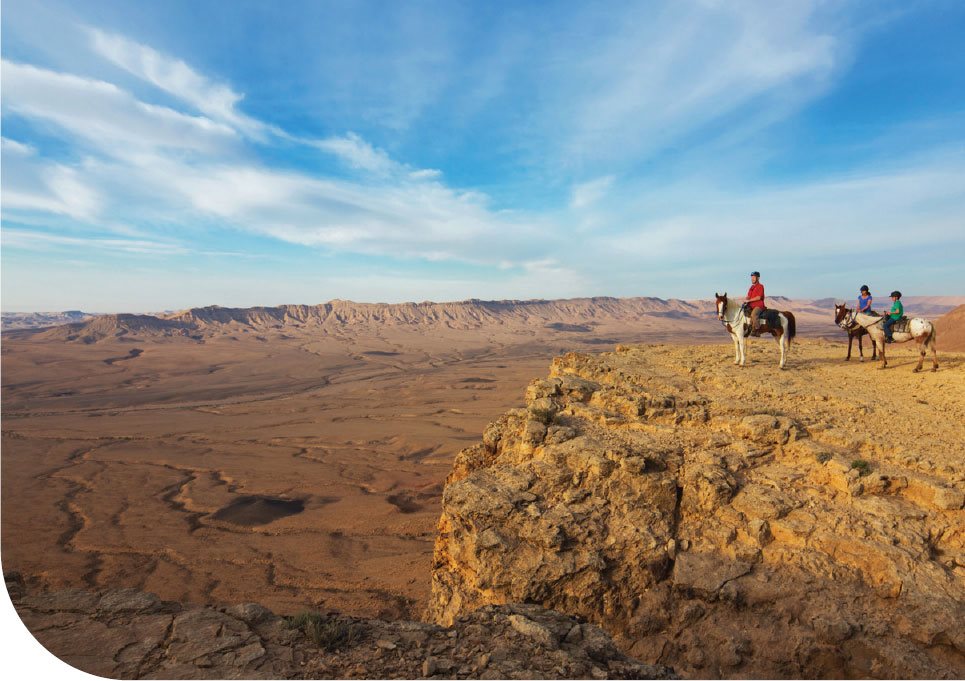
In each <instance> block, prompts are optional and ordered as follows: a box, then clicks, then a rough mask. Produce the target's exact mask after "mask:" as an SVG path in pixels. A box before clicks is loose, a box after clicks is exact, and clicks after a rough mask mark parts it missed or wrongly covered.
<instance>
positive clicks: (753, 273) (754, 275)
mask: <svg viewBox="0 0 965 681" xmlns="http://www.w3.org/2000/svg"><path fill="white" fill-rule="evenodd" d="M751 276H752V277H757V278H758V279H760V277H761V273H760V272H751Z"/></svg>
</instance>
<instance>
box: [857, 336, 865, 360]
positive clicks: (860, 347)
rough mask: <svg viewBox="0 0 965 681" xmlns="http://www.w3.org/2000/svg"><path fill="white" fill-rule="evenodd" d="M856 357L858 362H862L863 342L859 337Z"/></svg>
mask: <svg viewBox="0 0 965 681" xmlns="http://www.w3.org/2000/svg"><path fill="white" fill-rule="evenodd" d="M858 355H859V357H860V359H859V361H861V362H863V361H864V342H863V341H862V340H861V336H858Z"/></svg>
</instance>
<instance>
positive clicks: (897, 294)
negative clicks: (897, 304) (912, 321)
mask: <svg viewBox="0 0 965 681" xmlns="http://www.w3.org/2000/svg"><path fill="white" fill-rule="evenodd" d="M891 297H892V298H901V291H892V292H891Z"/></svg>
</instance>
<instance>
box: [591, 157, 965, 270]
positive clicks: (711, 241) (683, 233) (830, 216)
mask: <svg viewBox="0 0 965 681" xmlns="http://www.w3.org/2000/svg"><path fill="white" fill-rule="evenodd" d="M653 194H659V195H661V200H662V201H663V203H662V204H659V203H657V202H656V201H655V200H654V199H653V197H652V196H651V195H647V194H643V195H638V198H637V199H636V200H632V201H626V202H624V203H622V204H621V209H620V210H619V211H613V212H610V213H609V214H607V215H606V216H604V217H601V218H600V219H602V220H606V221H607V222H608V223H609V224H612V225H627V226H628V227H627V228H625V229H621V230H620V231H619V232H618V233H615V234H611V236H608V237H604V238H603V239H602V240H601V245H602V250H604V251H607V252H610V253H613V254H614V257H615V258H618V259H619V258H629V259H636V260H638V261H639V262H641V263H646V264H647V265H648V266H655V267H658V268H661V267H666V268H671V269H672V268H674V267H677V266H678V263H679V262H681V261H683V260H686V261H689V262H692V263H693V264H694V265H697V264H700V263H710V264H714V265H717V266H719V267H721V268H722V269H723V268H726V267H727V266H728V264H729V263H737V262H742V261H743V260H745V259H747V258H748V257H749V256H751V255H752V254H753V257H761V256H762V255H763V256H764V257H767V258H769V259H771V261H772V262H775V261H778V260H780V261H781V262H788V263H789V262H792V261H799V260H800V259H802V258H812V259H814V258H818V259H820V258H821V257H830V256H835V257H838V256H843V257H847V258H849V259H850V260H851V261H852V262H853V267H854V268H855V269H863V268H867V267H870V266H872V264H873V263H874V262H875V259H876V258H877V257H878V256H877V255H876V254H883V253H889V252H891V253H894V252H895V251H896V250H901V249H910V248H912V247H914V246H918V245H927V244H929V243H932V244H945V245H946V246H947V245H949V244H953V243H955V244H960V245H961V244H963V243H965V232H963V231H962V229H961V218H960V216H961V215H962V214H965V159H962V158H946V159H921V160H918V161H917V162H915V163H910V164H908V165H906V166H905V167H900V168H893V169H890V170H888V171H869V170H865V171H860V172H856V173H852V174H850V175H844V176H840V177H836V178H826V179H822V180H816V181H812V182H809V183H802V184H795V185H787V186H775V187H768V188H762V189H754V190H746V191H733V192H723V191H721V190H713V189H711V188H704V189H703V190H702V191H700V190H697V191H695V188H694V187H693V186H692V185H683V184H682V185H678V186H665V187H660V188H658V189H654V190H653ZM695 196H699V197H700V198H699V199H695ZM648 209H649V210H648ZM648 212H649V215H648Z"/></svg>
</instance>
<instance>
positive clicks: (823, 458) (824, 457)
mask: <svg viewBox="0 0 965 681" xmlns="http://www.w3.org/2000/svg"><path fill="white" fill-rule="evenodd" d="M814 458H815V459H817V460H818V463H827V462H828V461H830V460H831V454H829V453H828V452H821V453H819V454H817V455H816V456H815V457H814Z"/></svg>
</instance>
